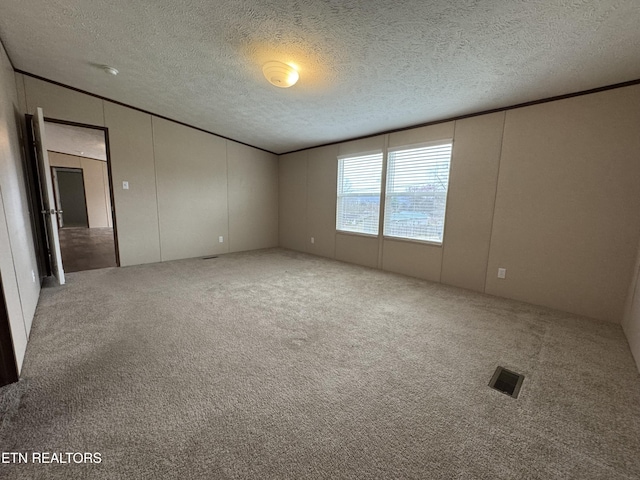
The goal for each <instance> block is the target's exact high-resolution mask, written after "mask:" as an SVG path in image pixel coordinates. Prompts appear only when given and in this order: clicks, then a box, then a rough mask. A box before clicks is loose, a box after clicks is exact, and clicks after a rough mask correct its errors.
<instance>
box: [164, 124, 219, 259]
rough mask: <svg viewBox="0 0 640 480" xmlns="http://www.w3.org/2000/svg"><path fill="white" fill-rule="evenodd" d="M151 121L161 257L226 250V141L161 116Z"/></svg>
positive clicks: (176, 257)
mask: <svg viewBox="0 0 640 480" xmlns="http://www.w3.org/2000/svg"><path fill="white" fill-rule="evenodd" d="M152 124H153V148H154V152H155V160H156V184H157V188H158V214H159V217H160V246H161V254H162V260H163V261H165V260H175V259H178V258H188V257H196V256H204V255H211V254H215V253H226V252H228V251H229V247H228V236H229V235H228V234H229V224H228V218H227V209H228V207H227V160H226V141H225V140H224V139H222V138H220V137H214V136H213V135H209V134H206V133H203V132H200V131H198V130H194V129H192V128H188V127H184V126H182V125H175V124H174V123H172V122H169V121H167V120H163V119H161V118H160V119H158V118H153V122H152ZM220 236H222V238H223V241H222V242H219V241H218V237H220Z"/></svg>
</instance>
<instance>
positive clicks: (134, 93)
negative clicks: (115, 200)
mask: <svg viewBox="0 0 640 480" xmlns="http://www.w3.org/2000/svg"><path fill="white" fill-rule="evenodd" d="M638 25H640V2H639V1H638V0H600V1H593V0H589V1H587V0H539V1H530V0H484V1H483V0H457V1H451V0H406V1H400V2H392V1H388V0H360V1H349V0H322V1H321V0H266V1H261V0H252V1H247V0H218V1H215V2H214V1H210V0H139V1H131V0H111V1H108V2H107V1H104V0H84V1H80V0H2V2H1V3H0V38H1V39H2V41H3V42H4V44H5V47H6V49H7V51H8V53H9V56H10V58H11V59H12V61H13V63H14V66H15V68H17V69H20V70H24V71H26V72H29V73H32V74H35V75H40V76H43V77H46V78H49V79H51V80H55V81H57V82H61V83H64V84H67V85H71V86H74V87H76V88H80V89H83V90H86V91H89V92H92V93H96V94H99V95H102V96H105V97H108V98H112V99H114V100H118V101H120V102H124V103H127V104H130V105H132V106H135V107H138V108H142V109H145V110H148V111H151V112H153V113H156V114H159V115H164V116H167V117H170V118H173V119H175V120H179V121H182V122H185V123H188V124H191V125H194V126H197V127H200V128H203V129H205V130H208V131H212V132H215V133H218V134H220V135H224V136H226V137H229V138H233V139H236V140H239V141H242V142H245V143H248V144H250V145H254V146H257V147H261V148H264V149H267V150H270V151H273V152H276V153H282V152H286V151H291V150H295V149H299V148H303V147H309V146H314V145H319V144H323V143H328V142H333V141H339V140H344V139H348V138H353V137H356V136H362V135H367V134H373V133H377V132H380V131H384V130H390V129H395V128H401V127H405V126H411V125H415V124H419V123H424V122H428V121H434V120H439V119H444V118H448V117H453V116H458V115H463V114H467V113H473V112H478V111H482V110H487V109H492V108H498V107H503V106H509V105H513V104H517V103H521V102H527V101H532V100H536V99H541V98H546V97H550V96H555V95H561V94H566V93H572V92H576V91H580V90H586V89H590V88H595V87H599V86H604V85H610V84H614V83H618V82H623V81H628V80H634V79H637V78H640V62H638V58H637V54H638V52H639V51H640V28H638ZM269 60H280V61H285V62H295V64H297V65H298V67H299V71H300V81H299V82H298V84H297V85H295V86H294V87H292V88H290V89H279V88H276V87H273V86H271V85H270V84H269V83H267V81H266V80H265V79H264V77H263V76H262V71H261V67H262V64H263V63H265V62H266V61H269ZM96 64H109V65H113V66H114V67H116V68H118V69H119V70H120V75H118V76H117V77H112V76H109V75H106V74H105V73H104V72H103V71H102V70H100V69H98V68H97V67H96Z"/></svg>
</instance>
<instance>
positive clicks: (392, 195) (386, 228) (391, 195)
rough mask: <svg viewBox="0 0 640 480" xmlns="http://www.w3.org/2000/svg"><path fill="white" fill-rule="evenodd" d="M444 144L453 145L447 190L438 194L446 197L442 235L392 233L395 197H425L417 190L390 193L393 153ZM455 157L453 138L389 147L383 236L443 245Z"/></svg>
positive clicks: (392, 174)
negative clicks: (392, 207) (421, 235)
mask: <svg viewBox="0 0 640 480" xmlns="http://www.w3.org/2000/svg"><path fill="white" fill-rule="evenodd" d="M443 145H450V146H451V153H450V155H449V159H448V169H447V179H446V186H445V190H444V191H443V192H439V193H438V194H437V195H438V196H440V197H444V198H443V200H444V207H443V210H442V222H443V223H442V230H441V237H440V238H439V239H433V238H430V239H429V238H420V237H417V236H411V235H400V234H392V233H391V232H390V231H391V230H392V229H393V226H392V225H391V224H390V222H391V215H390V208H391V205H392V204H393V198H395V197H401V196H402V197H407V196H409V197H410V196H415V197H421V196H422V197H423V196H425V195H424V193H421V192H415V193H410V192H402V193H395V192H393V193H390V192H391V191H392V188H391V187H392V186H393V182H394V179H395V162H394V160H393V154H394V153H395V152H402V151H406V150H416V149H420V148H428V147H438V146H443ZM452 157H453V140H452V139H443V140H438V141H433V142H426V143H418V144H412V145H402V146H398V147H391V148H388V149H387V155H386V182H385V188H384V205H385V207H384V211H383V213H382V215H383V222H382V224H383V236H384V238H388V239H391V240H402V241H408V242H419V243H427V244H431V245H438V246H441V245H442V243H443V241H444V229H445V223H446V211H447V199H448V194H449V183H450V179H451V160H452Z"/></svg>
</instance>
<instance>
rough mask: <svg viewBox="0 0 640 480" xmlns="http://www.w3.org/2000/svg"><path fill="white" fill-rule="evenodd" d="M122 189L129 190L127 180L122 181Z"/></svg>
mask: <svg viewBox="0 0 640 480" xmlns="http://www.w3.org/2000/svg"><path fill="white" fill-rule="evenodd" d="M122 189H123V190H129V182H122Z"/></svg>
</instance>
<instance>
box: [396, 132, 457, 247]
mask: <svg viewBox="0 0 640 480" xmlns="http://www.w3.org/2000/svg"><path fill="white" fill-rule="evenodd" d="M451 147H452V144H451V142H446V143H438V144H429V145H424V146H419V147H415V146H414V147H410V148H407V147H403V148H399V149H393V150H390V151H389V152H388V158H387V185H386V194H385V212H384V235H385V236H388V237H398V238H407V239H412V240H423V241H429V242H434V243H442V237H443V233H444V219H445V210H446V205H447V189H448V186H449V167H450V163H451Z"/></svg>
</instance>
